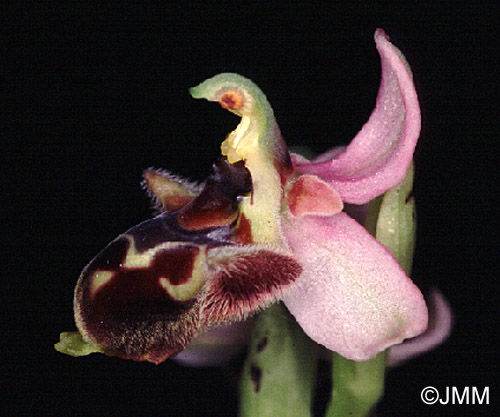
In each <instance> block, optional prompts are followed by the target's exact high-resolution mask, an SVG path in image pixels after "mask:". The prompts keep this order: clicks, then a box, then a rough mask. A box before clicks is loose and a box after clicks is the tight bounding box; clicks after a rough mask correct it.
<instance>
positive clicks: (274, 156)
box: [56, 29, 427, 363]
mask: <svg viewBox="0 0 500 417" xmlns="http://www.w3.org/2000/svg"><path fill="white" fill-rule="evenodd" d="M375 43H376V46H377V49H378V51H379V54H380V57H381V63H382V81H381V85H380V89H379V93H378V98H377V103H376V107H375V110H374V111H373V113H372V115H371V117H370V119H369V121H368V122H367V124H366V125H365V126H364V127H363V129H362V130H361V131H360V132H359V133H358V135H357V136H356V137H355V138H354V140H353V141H352V142H351V144H350V145H348V146H347V147H346V148H345V149H343V150H342V151H338V150H335V151H331V152H327V153H326V154H324V155H322V156H320V157H319V158H318V159H317V160H316V161H312V162H310V161H308V160H306V159H305V158H303V157H300V156H298V155H290V154H289V151H288V149H287V147H286V145H285V142H284V140H283V138H282V136H281V133H280V130H279V128H278V125H277V123H276V120H275V118H274V115H273V111H272V109H271V106H270V104H269V102H268V101H267V98H266V97H265V95H264V94H263V93H262V92H261V91H260V89H259V88H258V87H257V86H256V85H255V84H253V83H252V82H251V81H250V80H248V79H246V78H244V77H242V76H240V75H237V74H230V73H227V74H219V75H216V76H215V77H213V78H210V79H208V80H206V81H204V82H203V83H201V84H200V85H198V86H197V87H194V88H192V89H190V93H191V95H192V96H193V97H194V98H205V99H207V100H210V101H216V102H218V103H219V104H220V105H221V106H222V107H223V108H224V109H227V110H229V111H231V112H233V113H235V114H236V115H238V116H240V117H241V121H240V123H239V124H238V126H237V127H236V129H235V130H234V131H233V132H231V133H230V134H229V135H228V137H227V138H226V140H224V142H223V143H222V145H221V152H222V157H221V158H220V159H219V160H218V161H217V162H216V163H215V164H214V167H213V170H212V173H211V174H210V176H209V177H208V178H207V180H206V181H205V182H204V183H203V185H202V186H198V185H195V184H191V183H189V182H188V181H185V180H183V179H181V178H179V177H176V176H174V175H172V174H170V173H168V172H166V171H162V170H152V169H149V170H147V171H146V172H145V173H144V186H145V188H146V189H147V191H148V193H149V194H150V196H151V197H153V200H154V202H155V205H156V209H157V211H158V212H159V214H158V215H157V216H156V217H154V218H152V219H150V220H146V221H145V222H143V223H141V224H139V225H137V226H135V227H132V228H131V229H129V230H128V231H126V232H125V233H123V234H122V235H120V236H119V237H118V238H116V239H115V240H114V241H113V242H111V243H110V244H109V245H108V246H107V247H106V248H105V249H104V250H103V251H102V252H101V253H100V254H98V255H97V256H96V257H95V258H94V260H92V261H91V262H90V263H89V265H87V267H86V268H85V269H84V270H83V272H82V274H81V276H80V279H79V280H78V283H77V286H76V289H75V298H74V310H75V320H76V324H77V327H78V330H79V334H77V333H63V334H62V335H61V342H60V343H58V344H57V345H56V349H58V350H60V351H62V352H64V353H68V354H71V355H74V356H78V355H83V354H88V353H91V352H103V353H106V354H109V355H116V356H119V357H122V358H128V359H133V360H147V361H151V362H154V363H159V362H161V361H163V360H165V359H166V358H168V357H170V356H172V355H175V354H177V353H179V352H180V351H181V350H182V349H184V347H185V346H186V345H187V344H189V342H190V341H191V340H192V339H193V338H194V337H195V336H197V335H201V334H202V333H203V332H204V331H206V330H208V329H210V328H213V327H216V326H220V325H222V324H227V323H231V322H237V321H241V320H243V319H245V318H246V317H248V316H249V315H252V314H253V313H255V312H257V311H259V310H260V309H262V308H265V307H267V306H269V305H270V304H272V303H274V302H276V301H278V300H283V301H284V302H285V305H286V306H287V308H288V309H289V310H290V312H291V313H292V314H293V315H294V316H295V318H296V319H297V322H298V323H299V325H300V326H301V327H302V329H303V330H304V331H305V333H306V334H307V335H309V336H310V337H311V338H312V339H313V340H314V341H316V342H317V343H320V344H322V345H324V346H326V347H327V348H328V349H330V350H333V351H336V352H338V353H340V354H341V355H342V356H344V357H346V358H348V359H353V360H357V361H364V360H367V359H370V358H373V357H375V356H376V354H377V353H378V352H380V351H382V350H384V349H386V348H388V347H389V346H391V345H394V344H399V343H401V342H402V341H403V340H404V339H406V338H411V337H414V336H417V335H419V334H421V333H422V332H423V331H424V330H425V329H426V327H427V307H426V305H425V302H424V299H423V297H422V294H421V293H420V291H419V290H418V288H417V287H416V286H415V285H414V284H413V283H412V281H411V280H410V279H409V278H408V277H407V276H406V274H405V272H404V271H403V269H402V268H401V267H400V266H399V264H398V262H397V261H396V259H395V258H394V256H393V255H392V254H391V252H390V251H389V250H388V249H387V248H385V247H384V246H383V245H381V244H380V243H378V242H377V241H376V240H375V239H374V238H373V237H372V236H371V235H370V234H369V233H368V232H367V231H366V229H364V228H363V227H362V226H361V225H360V224H359V223H357V222H356V221H355V220H353V219H352V218H350V217H349V216H348V215H347V214H346V213H345V212H343V211H342V210H343V208H344V203H349V204H365V203H367V202H369V201H370V200H372V199H373V198H375V197H377V196H379V195H381V194H383V193H384V192H385V191H387V190H389V189H391V188H392V187H394V186H396V185H397V184H399V183H400V182H401V181H402V180H403V179H404V177H405V174H406V172H407V170H408V168H409V166H410V164H411V161H412V157H413V152H414V148H415V145H416V142H417V139H418V135H419V132H420V110H419V105H418V100H417V95H416V92H415V89H414V86H413V81H412V75H411V72H410V70H409V68H408V65H407V63H406V61H405V59H404V57H403V56H402V54H401V52H400V51H399V50H398V49H396V48H395V47H394V46H393V45H392V44H391V43H390V41H389V38H388V37H387V36H386V35H385V33H384V32H383V31H382V30H380V29H379V30H377V31H376V33H375Z"/></svg>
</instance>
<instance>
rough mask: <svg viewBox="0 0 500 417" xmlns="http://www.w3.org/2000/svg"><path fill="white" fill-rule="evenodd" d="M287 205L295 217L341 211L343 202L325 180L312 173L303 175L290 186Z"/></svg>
mask: <svg viewBox="0 0 500 417" xmlns="http://www.w3.org/2000/svg"><path fill="white" fill-rule="evenodd" d="M288 206H289V207H290V212H291V213H292V215H294V216H295V217H301V216H306V215H316V216H331V215H333V214H337V213H339V212H340V211H342V208H343V203H342V200H341V199H340V196H339V195H338V194H337V192H336V191H335V190H334V189H333V188H331V187H330V186H329V185H328V184H327V183H326V182H324V181H323V180H321V179H319V178H318V177H316V176H314V175H303V176H301V177H300V178H299V179H297V181H295V182H294V183H293V185H292V187H291V188H290V191H289V193H288Z"/></svg>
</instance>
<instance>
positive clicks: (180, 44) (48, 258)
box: [1, 2, 500, 416]
mask: <svg viewBox="0 0 500 417" xmlns="http://www.w3.org/2000/svg"><path fill="white" fill-rule="evenodd" d="M84 4H85V3H73V2H69V3H67V5H66V6H64V7H55V6H51V5H50V2H39V4H38V5H37V6H33V7H32V8H28V7H26V8H24V10H22V13H19V10H18V11H17V12H16V13H13V14H12V16H11V19H10V25H9V26H7V27H5V28H4V29H3V32H2V33H3V35H2V37H3V40H4V41H5V46H6V49H7V52H8V60H7V62H6V65H5V63H4V65H2V66H3V68H4V70H6V75H7V77H6V80H7V81H6V82H5V83H3V84H4V87H7V91H6V94H5V95H4V100H3V108H4V114H6V115H7V116H8V117H7V119H8V125H7V128H8V129H7V134H6V135H5V138H4V139H2V147H3V148H5V149H4V150H3V151H2V157H3V158H5V161H4V162H3V163H2V168H4V171H5V177H4V178H5V180H4V182H5V185H7V190H6V191H5V192H4V198H3V200H4V202H3V203H2V206H3V207H4V208H7V211H6V214H5V215H4V221H5V223H4V226H3V228H4V242H3V245H2V249H3V256H2V258H3V268H2V269H3V271H4V272H3V274H2V275H3V276H2V280H1V281H2V288H3V289H2V295H3V299H4V301H2V310H5V311H4V312H3V313H2V317H3V318H4V319H3V322H4V323H3V324H4V325H5V326H6V329H5V330H3V331H2V357H3V360H2V365H1V367H2V369H3V370H2V372H1V374H2V378H3V381H2V396H3V398H4V400H3V401H2V402H1V403H2V406H1V407H2V408H3V407H6V408H7V409H9V410H10V412H11V413H12V415H67V416H93V415H106V414H109V413H111V412H113V411H119V412H120V413H121V414H122V415H133V416H142V415H144V416H151V415H153V416H154V415H175V416H226V415H227V416H233V415H236V404H237V396H236V373H237V366H236V365H234V364H233V366H230V367H225V368H220V369H217V368H216V369H204V370H199V369H190V368H183V367H180V366H178V365H176V364H175V363H172V362H170V361H167V362H166V363H164V364H161V365H159V366H154V365H151V364H147V363H133V362H130V361H120V360H118V359H113V358H107V357H105V356H101V355H92V356H89V357H85V358H80V359H74V358H71V357H68V356H64V355H61V354H59V353H57V352H56V351H54V350H53V347H52V346H53V344H54V343H55V342H57V340H58V335H59V332H60V331H66V330H72V329H74V323H73V317H72V291H73V287H74V284H75V282H76V279H77V277H78V275H79V272H80V270H81V269H82V268H83V266H84V265H85V264H86V263H87V262H88V261H89V260H90V259H91V258H92V257H93V256H94V255H95V254H96V253H97V252H98V251H99V250H100V249H102V248H103V247H104V246H105V244H107V243H108V242H109V241H110V240H112V239H113V238H114V237H115V236H116V235H118V234H119V233H121V232H122V231H124V230H126V229H127V228H129V227H130V226H132V225H135V224H137V223H139V222H140V221H142V220H144V219H145V218H147V217H149V216H150V210H149V202H148V200H147V198H146V197H145V194H144V192H143V191H142V190H141V188H140V186H139V181H140V178H141V172H142V170H143V169H144V168H147V167H150V166H154V167H162V168H166V169H169V170H170V171H172V172H175V173H178V174H180V175H182V176H186V177H190V178H191V179H195V180H201V179H203V178H204V176H206V175H207V173H208V172H209V169H210V166H211V164H212V162H213V161H214V160H215V159H216V158H217V156H218V154H219V144H220V142H221V141H222V140H223V139H224V137H225V135H226V134H227V133H228V132H230V131H231V130H232V129H233V128H234V126H235V125H236V123H237V122H238V120H237V119H236V118H235V117H234V116H233V115H231V114H229V113H228V112H224V111H222V110H221V109H220V108H219V106H217V105H216V104H213V103H208V102H206V101H199V100H193V99H191V97H190V96H189V94H188V92H187V89H188V88H189V87H191V86H194V85H197V84H198V83H199V82H201V81H203V80H204V79H206V78H208V77H210V76H212V75H215V74H217V73H219V72H227V71H231V72H238V73H241V74H242V75H245V76H247V77H249V78H251V79H252V80H254V81H255V82H256V83H257V84H258V85H259V86H260V87H261V88H262V90H263V91H264V92H265V93H266V95H267V96H268V99H269V101H270V102H271V104H272V106H273V108H274V111H275V114H276V118H277V120H278V123H279V125H280V127H281V130H282V133H283V135H284V137H285V139H286V140H287V142H288V144H289V145H298V144H307V145H309V146H311V147H312V148H313V150H315V151H317V152H320V151H322V150H326V149H327V148H329V147H331V146H333V145H336V144H346V143H348V142H349V141H350V140H351V138H353V137H354V135H355V134H356V132H357V131H358V130H359V129H360V128H361V126H362V125H363V123H364V122H365V121H366V120H367V119H368V116H369V114H370V112H371V110H372V108H373V106H374V102H375V97H376V93H377V89H378V82H379V76H380V70H379V58H378V55H377V52H376V50H375V46H374V42H373V33H374V31H375V29H376V28H377V27H382V28H383V29H385V31H386V32H387V34H388V35H389V36H390V37H391V39H392V41H393V43H394V44H395V45H397V46H398V47H399V48H400V49H401V50H402V51H403V52H404V54H405V55H406V57H407V59H408V61H409V63H410V65H411V67H412V70H413V73H414V78H415V82H416V86H417V91H418V93H419V98H420V102H421V107H422V113H423V129H422V134H421V139H420V142H419V145H418V149H417V152H416V157H415V159H416V183H415V196H416V200H417V208H418V219H419V229H418V246H417V251H416V257H415V267H414V279H415V281H417V282H418V283H419V284H422V285H423V286H425V287H429V286H432V285H435V286H438V287H439V288H440V289H441V290H442V292H443V293H444V294H445V295H446V297H447V298H448V299H449V301H450V303H451V305H452V307H453V310H454V312H455V316H456V317H455V328H454V331H453V335H452V337H451V338H450V339H449V341H448V342H447V343H446V344H445V345H444V346H443V347H441V348H439V349H438V350H436V351H434V352H432V353H429V354H427V355H426V356H423V357H421V358H419V359H417V360H414V361H412V362H410V363H408V364H406V365H405V366H403V367H401V368H398V369H395V370H392V371H391V372H390V373H389V374H388V377H387V384H386V396H385V399H384V400H383V402H382V403H381V404H380V405H379V407H378V412H377V415H380V416H401V415H405V416H413V415H414V416H421V415H433V416H434V415H435V416H438V415H450V416H451V415H481V416H483V415H493V404H496V403H498V401H499V399H500V392H499V390H500V386H499V384H498V378H496V379H495V377H496V376H497V373H496V372H495V371H494V369H493V367H494V365H496V362H498V360H499V354H498V350H497V349H498V348H497V342H496V337H495V336H496V335H497V334H498V312H499V308H498V283H497V280H498V273H496V271H498V270H497V269H496V264H497V263H496V256H497V248H498V240H497V238H496V226H494V224H495V223H494V219H495V218H496V217H497V212H496V210H495V207H496V206H494V200H495V199H496V194H497V193H498V184H497V183H496V182H495V181H494V178H495V177H496V174H497V172H498V153H497V149H498V136H499V133H498V132H499V131H498V129H495V127H494V124H495V121H496V120H498V118H499V117H498V108H497V109H495V105H496V103H497V102H498V100H499V98H500V97H499V94H498V92H499V91H498V90H499V89H498V74H497V71H496V70H495V66H494V65H493V63H494V62H495V59H494V58H495V55H498V49H499V46H500V45H499V36H500V33H499V29H498V19H499V18H498V16H499V15H500V14H499V13H498V10H495V8H494V7H493V6H489V5H488V4H489V3H482V4H483V5H482V6H475V7H469V6H467V3H465V2H464V3H462V2H421V3H420V5H419V6H418V7H417V6H415V5H412V4H411V3H410V2H405V3H404V4H401V5H394V4H393V5H391V6H390V7H389V6H387V5H385V4H383V3H365V2H331V3H328V5H324V4H323V5H322V4H320V3H319V2H318V4H316V2H310V3H307V2H306V3H294V2H286V3H283V4H281V5H279V3H273V4H274V6H270V5H269V4H267V3H266V2H262V3H261V2H233V3H230V4H225V3H224V4H223V3H216V2H214V3H213V4H211V5H210V6H205V5H204V4H202V3H201V2H185V3H179V5H178V6H173V5H170V4H169V2H165V3H164V5H153V3H149V2H143V3H139V4H133V3H130V2H129V3H127V4H121V5H119V6H118V5H109V4H107V5H105V6H100V7H97V6H95V7H90V6H89V7H85V6H84ZM167 4H168V5H167ZM428 385H433V386H435V387H437V388H438V389H440V390H444V388H445V387H447V386H457V387H459V388H461V387H465V386H471V387H472V386H477V387H478V388H479V389H480V390H482V389H483V387H485V386H489V387H490V403H491V404H492V405H490V406H478V405H476V406H472V405H469V406H465V405H462V406H460V405H454V406H452V405H448V406H444V405H434V406H426V405H424V404H422V402H421V400H420V391H421V390H422V388H424V387H426V386H428ZM323 386H324V384H323ZM320 392H321V390H320Z"/></svg>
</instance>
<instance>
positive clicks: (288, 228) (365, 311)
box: [283, 213, 427, 361]
mask: <svg viewBox="0 0 500 417" xmlns="http://www.w3.org/2000/svg"><path fill="white" fill-rule="evenodd" d="M283 232H284V234H285V236H286V238H287V241H288V244H289V245H290V248H291V249H292V250H293V251H294V253H295V256H296V258H297V260H299V262H301V264H302V266H303V268H304V271H303V273H302V275H301V277H300V278H299V279H298V280H297V281H296V285H295V286H293V288H290V290H289V292H287V293H286V294H285V296H284V299H283V300H284V302H285V304H286V306H287V307H288V309H289V310H290V312H291V313H292V314H293V315H294V316H295V318H296V319H297V321H298V323H299V324H300V325H301V326H302V328H303V329H304V331H305V332H306V334H308V335H309V337H311V338H312V339H313V340H314V341H316V342H317V343H320V344H322V345H324V346H326V347H327V348H328V349H330V350H332V351H335V352H338V353H339V354H341V355H342V356H344V357H346V358H348V359H352V360H356V361H364V360H368V359H371V358H373V357H374V356H375V355H376V354H377V353H378V352H380V351H382V350H384V349H386V348H388V347H389V346H391V345H394V344H398V343H401V342H402V341H403V340H404V339H406V338H410V337H414V336H417V335H419V334H421V333H422V332H423V331H425V329H426V327H427V307H426V305H425V301H424V298H423V296H422V294H421V292H420V290H419V289H418V288H417V287H416V286H415V285H414V284H413V282H412V281H411V280H410V279H409V278H408V277H407V276H406V274H405V273H404V271H403V270H402V269H401V267H400V266H399V264H398V263H397V261H396V259H395V258H394V257H393V256H392V254H391V253H390V252H389V251H388V250H387V249H386V248H385V247H384V246H383V245H381V244H380V243H378V242H377V241H376V240H375V239H374V238H373V237H372V236H371V235H370V234H369V233H368V232H367V231H366V229H364V228H363V227H362V226H360V225H359V224H358V223H357V222H356V221H355V220H353V219H351V218H350V217H349V216H348V215H347V214H345V213H339V214H336V215H334V216H331V217H316V216H304V217H300V218H293V217H290V218H289V219H288V220H287V221H284V222H283Z"/></svg>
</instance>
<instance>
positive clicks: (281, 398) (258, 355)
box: [239, 303, 317, 417]
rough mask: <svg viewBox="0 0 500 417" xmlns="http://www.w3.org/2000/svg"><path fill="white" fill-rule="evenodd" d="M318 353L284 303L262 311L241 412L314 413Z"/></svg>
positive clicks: (256, 415) (300, 416)
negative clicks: (313, 400)
mask: <svg viewBox="0 0 500 417" xmlns="http://www.w3.org/2000/svg"><path fill="white" fill-rule="evenodd" d="M316 357H317V345H316V344H315V343H314V342H312V341H311V340H310V339H309V338H308V337H307V336H306V335H305V334H304V332H303V331H302V329H301V328H300V326H299V325H298V324H297V322H296V321H295V319H294V318H293V317H292V316H291V315H290V313H289V312H288V310H287V309H286V308H285V307H284V306H283V305H282V304H281V303H279V304H275V305H273V306H272V307H270V308H268V309H267V310H265V311H263V312H262V313H260V314H259V315H258V317H257V318H256V321H255V325H254V329H253V332H252V338H251V343H250V346H249V352H248V355H247V358H246V360H245V365H244V368H243V374H242V379H241V385H240V405H239V407H240V408H239V415H240V416H242V417H267V416H269V417H281V416H283V417H304V416H311V415H312V414H311V413H312V410H311V409H312V397H313V391H314V382H315V375H316Z"/></svg>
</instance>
